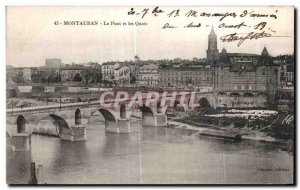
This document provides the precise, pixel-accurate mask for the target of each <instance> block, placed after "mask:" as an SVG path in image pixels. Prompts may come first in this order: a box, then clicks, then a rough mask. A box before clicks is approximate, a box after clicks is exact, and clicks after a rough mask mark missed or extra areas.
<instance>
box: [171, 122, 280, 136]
mask: <svg viewBox="0 0 300 190" xmlns="http://www.w3.org/2000/svg"><path fill="white" fill-rule="evenodd" d="M166 127H172V128H177V129H187V130H194V131H198V132H200V133H201V132H203V131H205V130H208V131H210V132H212V133H213V132H216V133H219V132H223V133H228V132H230V130H229V129H226V128H221V127H218V126H215V125H210V124H204V123H196V122H194V125H192V124H187V123H183V122H182V121H181V122H178V121H174V120H172V119H170V118H169V120H168V126H166ZM234 132H235V133H239V134H240V135H241V138H242V139H247V140H258V141H264V142H282V140H279V139H275V138H273V137H270V136H267V135H266V134H265V133H263V132H255V131H252V133H249V131H247V134H246V133H245V131H240V132H237V131H234Z"/></svg>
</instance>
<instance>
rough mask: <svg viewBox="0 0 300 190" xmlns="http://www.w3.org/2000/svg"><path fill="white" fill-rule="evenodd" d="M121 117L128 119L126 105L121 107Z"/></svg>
mask: <svg viewBox="0 0 300 190" xmlns="http://www.w3.org/2000/svg"><path fill="white" fill-rule="evenodd" d="M120 117H121V118H125V117H126V106H125V105H124V104H121V106H120Z"/></svg>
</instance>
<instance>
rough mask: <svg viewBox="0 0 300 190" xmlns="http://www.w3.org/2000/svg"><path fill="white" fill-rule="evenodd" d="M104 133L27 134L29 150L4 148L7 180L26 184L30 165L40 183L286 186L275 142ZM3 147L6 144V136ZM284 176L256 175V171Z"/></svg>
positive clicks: (142, 131)
mask: <svg viewBox="0 0 300 190" xmlns="http://www.w3.org/2000/svg"><path fill="white" fill-rule="evenodd" d="M131 129H132V131H133V132H132V133H130V134H113V133H106V132H105V128H104V126H103V122H102V123H101V122H94V123H92V124H90V126H89V127H88V128H87V141H86V142H69V141H62V140H60V139H58V138H53V137H46V136H38V135H33V136H32V151H31V153H30V152H16V153H14V152H12V151H11V150H10V149H9V148H8V150H7V182H8V183H27V182H28V180H29V163H30V162H31V161H34V162H36V163H37V164H42V165H43V166H44V176H45V181H46V183H49V184H51V183H55V184H57V183H58V184H63V183H67V184H73V183H89V184H90V183H96V184H99V183H122V184H126V183H141V182H143V183H204V184H205V183H291V182H292V173H293V172H292V169H293V164H292V163H293V156H292V155H289V154H288V153H287V152H283V151H281V149H280V147H279V145H278V144H274V143H263V142H259V141H250V140H249V141H244V140H243V141H239V142H237V141H228V140H223V139H216V138H209V137H199V135H198V133H197V132H195V131H192V130H184V129H174V128H164V127H142V126H140V125H139V123H138V122H133V125H132V128H131ZM7 144H8V145H9V144H10V143H9V138H8V142H7ZM277 167H282V168H288V169H289V171H288V172H272V173H263V172H258V171H257V170H258V169H259V168H277Z"/></svg>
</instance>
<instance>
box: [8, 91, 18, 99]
mask: <svg viewBox="0 0 300 190" xmlns="http://www.w3.org/2000/svg"><path fill="white" fill-rule="evenodd" d="M16 96H17V92H16V90H15V89H10V90H9V93H8V97H9V98H14V97H16Z"/></svg>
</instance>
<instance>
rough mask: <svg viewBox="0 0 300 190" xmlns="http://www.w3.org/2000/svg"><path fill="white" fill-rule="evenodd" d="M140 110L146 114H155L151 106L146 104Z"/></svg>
mask: <svg viewBox="0 0 300 190" xmlns="http://www.w3.org/2000/svg"><path fill="white" fill-rule="evenodd" d="M140 110H141V112H142V113H143V114H145V115H153V111H152V110H151V108H150V107H148V106H145V104H143V106H142V107H140Z"/></svg>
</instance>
